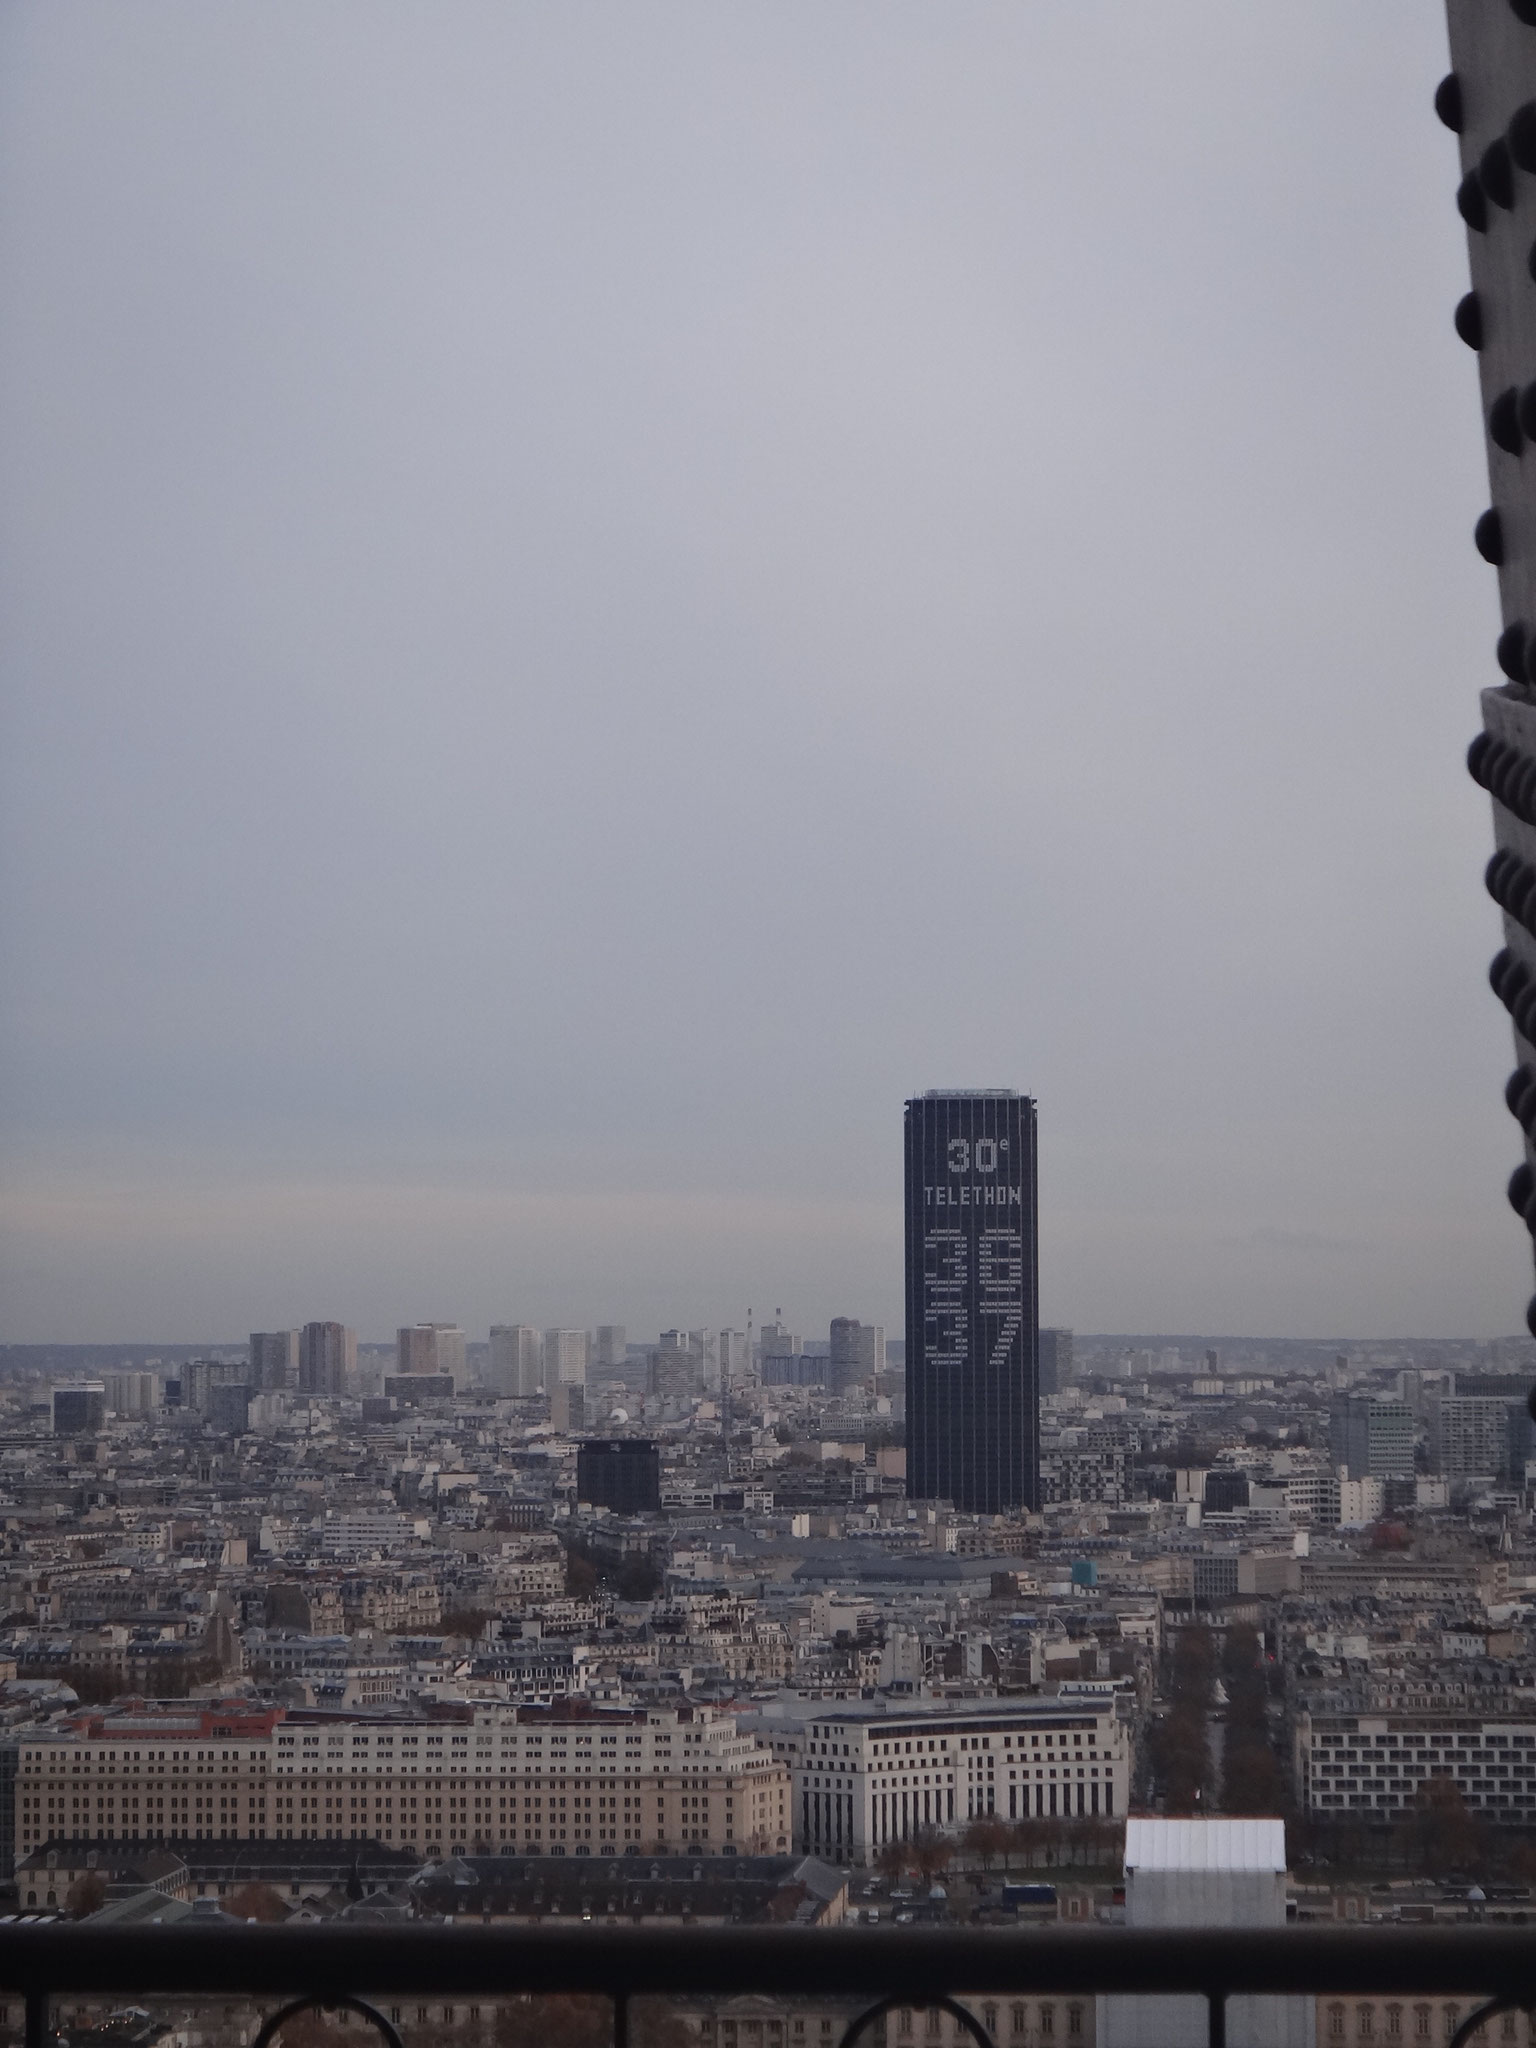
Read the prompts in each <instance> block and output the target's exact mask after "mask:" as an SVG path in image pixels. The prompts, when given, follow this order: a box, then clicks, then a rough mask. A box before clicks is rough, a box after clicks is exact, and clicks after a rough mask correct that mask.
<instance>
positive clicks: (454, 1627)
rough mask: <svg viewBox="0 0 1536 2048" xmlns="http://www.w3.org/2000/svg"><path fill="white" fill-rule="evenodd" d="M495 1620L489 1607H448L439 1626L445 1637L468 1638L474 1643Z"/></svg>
mask: <svg viewBox="0 0 1536 2048" xmlns="http://www.w3.org/2000/svg"><path fill="white" fill-rule="evenodd" d="M495 1619H496V1616H495V1613H494V1611H493V1610H492V1609H491V1608H489V1607H448V1608H445V1609H444V1610H443V1618H442V1621H441V1622H440V1624H439V1626H440V1627H441V1629H442V1631H443V1634H444V1635H445V1636H468V1637H469V1639H470V1640H471V1642H473V1641H474V1640H475V1638H476V1637H478V1635H479V1634H480V1632H481V1630H482V1629H483V1628H484V1627H485V1625H486V1623H487V1622H488V1621H494V1620H495Z"/></svg>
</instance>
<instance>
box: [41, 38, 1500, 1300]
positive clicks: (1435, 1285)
mask: <svg viewBox="0 0 1536 2048" xmlns="http://www.w3.org/2000/svg"><path fill="white" fill-rule="evenodd" d="M535 23H537V26H536V27H535ZM1114 23H1115V26H1114V32H1113V33H1112V34H1109V33H1102V32H1100V30H1101V28H1102V26H1103V25H1102V24H1101V23H1099V22H1098V21H1097V18H1096V17H1095V16H1094V14H1093V10H1091V9H1089V10H1087V11H1084V9H1082V8H1081V7H1075V6H1065V5H1062V4H1059V0H1043V4H1041V5H1039V6H1036V7H1031V8H1029V9H1014V10H1009V9H1006V8H1002V7H999V6H995V5H987V4H980V0H977V4H961V5H958V6H954V7H949V8H946V9H944V10H942V11H941V12H939V13H937V14H936V13H935V12H934V11H933V10H931V9H928V8H925V7H922V6H920V5H917V4H906V0H897V4H893V5H881V6H879V7H875V6H873V5H869V4H862V5H861V4H858V0H855V4H853V5H852V6H850V7H849V8H848V9H846V10H839V11H838V14H837V17H836V19H835V20H829V19H828V18H827V17H826V16H825V14H824V13H823V12H822V11H821V10H812V9H810V8H808V7H807V6H805V5H803V4H801V5H790V6H788V7H786V8H782V9H775V10H773V11H772V12H771V14H766V15H758V16H753V15H750V14H731V13H727V14H725V15H720V16H709V17H704V18H701V16H700V15H699V13H698V11H697V10H696V9H691V8H687V7H678V6H670V5H667V4H665V0H662V4H658V5H657V6H655V7H654V8H647V9H645V10H644V18H643V20H640V19H637V18H636V16H635V15H634V13H633V11H632V10H625V9H622V8H618V7H614V6H612V5H596V6H594V7H593V8H591V9H579V10H576V11H575V12H574V13H568V12H565V11H562V12H561V14H560V15H559V16H558V17H556V18H554V19H548V20H546V19H545V18H544V17H543V16H541V15H537V14H535V12H534V11H532V10H527V9H522V8H519V7H517V6H512V7H508V8H500V7H490V6H487V5H482V4H478V0H445V4H444V5H443V6H441V7H437V8H434V9H433V10H432V12H431V15H430V17H427V16H422V17H421V18H420V19H419V20H418V19H413V18H412V17H411V16H410V15H409V14H408V13H405V12H393V13H390V14H389V16H388V26H387V27H385V28H381V27H380V25H379V22H378V19H377V17H376V16H375V14H374V12H373V10H371V9H367V8H364V7H362V6H361V5H356V4H353V0H337V4H336V5H335V6H334V7H328V8H326V9H324V10H321V11H319V12H318V13H317V12H316V11H315V10H311V9H307V8H304V7H301V6H295V5H291V4H290V5H284V4H278V5H276V6H273V7H270V8H263V9H261V10H259V11H255V12H248V11H241V10H208V9H203V8H198V7H196V6H190V5H185V4H182V0H157V4H154V5H151V6H149V7H146V8H144V9H142V10H135V11H134V13H133V15H132V17H131V18H130V17H128V16H125V15H124V14H122V13H121V12H120V11H117V10H113V9H110V8H102V7H93V6H84V7H81V8H78V9H76V8H70V9H60V8H57V7H51V6H47V5H38V4H28V0H19V4H17V5H15V6H13V7H11V8H9V9H7V10H6V11H5V14H4V18H3V20H0V58H3V62H0V117H3V118H0V131H3V133H4V136H5V143H4V150H5V165H6V175H5V177H4V179H3V181H0V195H3V196H0V261H3V263H4V266H5V270H6V274H7V277H8V278H9V279H10V280H11V281H12V286H13V291H12V296H13V299H14V302H15V306H16V317H15V318H14V319H12V320H11V321H9V322H8V323H7V330H6V334H5V337H4V341H3V343H0V454H3V458H4V459H3V461H0V531H3V533H4V535H5V546H4V548H3V550H0V560H3V564H4V566H3V568H0V695H3V701H4V705H5V710H4V714H3V715H4V720H5V726H4V730H5V739H6V745H5V747H4V748H3V749H0V757H3V764H4V765H3V767H0V775H3V776H4V781H3V783H0V878H3V879H0V957H3V958H4V960H5V963H6V969H7V972H6V977H5V987H6V1002H5V1006H4V1010H3V1013H0V1080H3V1104H0V1153H3V1158H4V1178H3V1185H0V1228H3V1236H4V1251H3V1254H0V1257H3V1264H0V1298H3V1300H4V1303H5V1313H4V1320H3V1324H0V1337H4V1338H7V1339H10V1340H13V1341H25V1340H33V1339H36V1340H45V1339H59V1340H64V1339H68V1338H76V1339H80V1340H89V1339H91V1338H93V1337H98V1336H99V1337H109V1336H111V1335H112V1334H113V1333H114V1332H116V1331H119V1330H123V1329H129V1330H135V1329H137V1330H149V1331H154V1332H159V1333H161V1334H162V1335H163V1336H164V1337H165V1338H166V1339H167V1340H168V1341H169V1340H172V1339H174V1338H176V1337H177V1336H178V1335H184V1336H186V1337H188V1338H194V1337H196V1336H197V1335H198V1333H199V1332H206V1331H208V1330H210V1329H226V1330H235V1331H239V1330H244V1329H252V1328H262V1327H265V1326H266V1325H267V1324H268V1323H269V1322H270V1321H271V1320H272V1318H273V1317H274V1315H275V1314H276V1313H278V1312H279V1309H278V1305H279V1304H281V1303H283V1302H293V1303H295V1304H305V1303H309V1304H314V1305H315V1307H316V1312H319V1311H320V1309H321V1308H324V1311H325V1312H326V1313H327V1314H334V1315H336V1316H339V1317H340V1318H342V1319H343V1320H344V1321H345V1322H346V1323H347V1324H348V1325H349V1326H352V1327H364V1326H369V1327H382V1328H385V1329H387V1328H390V1327H393V1326H395V1325H396V1324H398V1323H403V1322H407V1321H409V1320H410V1319H411V1318H412V1317H414V1316H415V1315H416V1314H417V1313H419V1312H420V1308H419V1304H420V1303H421V1302H422V1301H423V1300H425V1301H426V1302H427V1304H428V1306H429V1309H430V1306H431V1304H432V1303H434V1302H435V1303H439V1304H446V1307H444V1309H443V1312H444V1313H458V1314H460V1315H462V1316H463V1317H465V1318H466V1319H468V1320H470V1321H473V1322H474V1323H475V1324H476V1326H477V1327H484V1326H486V1325H487V1324H488V1323H489V1322H490V1321H491V1320H496V1319H499V1318H500V1317H501V1316H502V1315H504V1314H506V1313H509V1312H510V1313H515V1314H517V1315H527V1316H529V1317H532V1318H534V1319H536V1320H538V1321H539V1322H541V1323H545V1322H547V1323H550V1324H556V1323H558V1322H559V1321H561V1320H562V1318H563V1317H565V1316H566V1315H568V1314H569V1313H570V1312H571V1311H570V1306H569V1305H570V1304H572V1303H578V1302H582V1301H591V1302H593V1303H594V1305H595V1307H597V1308H599V1309H601V1307H602V1303H603V1302H604V1301H605V1300H606V1301H608V1302H610V1303H611V1304H613V1306H612V1307H611V1308H610V1309H609V1310H608V1312H609V1313H613V1314H618V1313H623V1314H625V1315H627V1316H629V1317H631V1318H634V1319H642V1320H645V1321H647V1322H650V1321H654V1322H656V1323H657V1324H661V1323H664V1322H665V1321H666V1320H667V1318H668V1316H669V1314H670V1313H671V1309H670V1304H671V1303H672V1302H673V1301H676V1300H679V1299H682V1300H687V1301H689V1302H691V1303H692V1304H694V1308H693V1310H692V1313H694V1314H696V1315H698V1316H700V1317H705V1318H707V1319H708V1320H709V1321H711V1322H713V1323H720V1324H724V1323H727V1322H737V1321H739V1320H740V1318H741V1316H742V1313H743V1310H744V1308H745V1307H746V1306H747V1305H748V1304H752V1305H754V1306H758V1307H760V1308H761V1307H766V1306H768V1305H771V1302H772V1301H773V1300H774V1299H783V1298H784V1297H785V1296H786V1295H792V1296H794V1297H795V1298H796V1299H799V1300H801V1301H802V1302H803V1303H804V1304H805V1310H804V1314H805V1318H806V1320H811V1319H812V1318H814V1320H815V1321H816V1322H817V1323H820V1322H821V1321H822V1320H824V1319H825V1318H826V1317H829V1316H830V1315H832V1314H836V1313H839V1312H840V1311H841V1310H842V1309H843V1308H844V1307H845V1306H846V1305H848V1304H849V1303H850V1302H852V1303H861V1304H864V1305H865V1306H864V1309H863V1310H862V1311H861V1312H863V1313H868V1314H870V1315H871V1316H873V1317H875V1318H877V1319H882V1320H884V1321H885V1322H886V1324H887V1325H888V1326H894V1325H895V1322H896V1320H897V1308H898V1305H899V1302H900V1298H901V1212H900V1193H899V1185H898V1175H899V1160H898V1157H897V1154H896V1152H895V1149H894V1146H893V1144H892V1141H891V1135H890V1123H891V1115H892V1105H893V1104H894V1103H896V1102H899V1101H901V1100H902V1099H904V1098H905V1097H906V1096H907V1095H909V1094H910V1093H911V1092H912V1091H913V1090H914V1089H917V1088H921V1087H923V1086H926V1085H927V1084H928V1081H929V1080H930V1079H931V1078H932V1077H933V1076H935V1075H938V1076H940V1077H942V1076H943V1075H944V1074H946V1073H949V1074H954V1073H959V1074H967V1073H969V1074H989V1073H991V1074H996V1073H1003V1074H1023V1075H1027V1076H1028V1085H1029V1087H1030V1089H1031V1092H1032V1093H1033V1094H1035V1096H1036V1097H1037V1098H1038V1100H1039V1101H1040V1102H1041V1104H1042V1106H1043V1111H1044V1130H1045V1136H1044V1139H1043V1146H1044V1150H1043V1154H1042V1171H1043V1177H1044V1183H1045V1184H1046V1185H1047V1186H1048V1187H1049V1188H1050V1189H1051V1191H1052V1198H1051V1201H1050V1203H1049V1204H1048V1205H1047V1207H1046V1209H1045V1211H1044V1213H1043V1214H1042V1218H1041V1231H1042V1237H1041V1257H1042V1273H1043V1276H1044V1280H1043V1285H1044V1300H1043V1303H1042V1307H1043V1311H1044V1313H1045V1315H1046V1317H1047V1318H1048V1319H1050V1320H1053V1321H1056V1322H1059V1323H1061V1324H1063V1325H1072V1326H1076V1327H1083V1328H1090V1327H1092V1328H1105V1327H1109V1328H1115V1327H1119V1328H1132V1329H1134V1328H1136V1327H1138V1326H1143V1325H1147V1324H1151V1325H1161V1326H1164V1327H1170V1326H1171V1327H1175V1328H1177V1327H1190V1326H1194V1327H1199V1326H1201V1325H1209V1326H1215V1327H1220V1328H1223V1329H1231V1330H1247V1331H1254V1332H1257V1331H1263V1330H1276V1329H1278V1330H1282V1331H1290V1332H1294V1333H1295V1334H1298V1335H1302V1334H1308V1333H1317V1334H1337V1335H1341V1336H1349V1335H1351V1334H1362V1335H1363V1334H1367V1333H1369V1332H1372V1331H1376V1330H1381V1329H1403V1330H1409V1331H1413V1332H1417V1333H1422V1334H1424V1335H1434V1334H1437V1333H1449V1332H1454V1331H1472V1332H1474V1333H1478V1334H1483V1335H1487V1336H1493V1335H1496V1334H1499V1333H1501V1332H1506V1331H1514V1330H1518V1328H1519V1327H1520V1318H1521V1316H1522V1314H1523V1311H1524V1305H1525V1299H1526V1296H1527V1294H1528V1292H1529V1274H1528V1258H1529V1253H1528V1243H1527V1240H1526V1239H1525V1237H1524V1235H1523V1233H1522V1230H1521V1227H1520V1225H1519V1223H1518V1221H1517V1220H1516V1219H1515V1218H1514V1217H1513V1216H1512V1215H1511V1214H1510V1212H1509V1210H1508V1207H1507V1205H1505V1204H1504V1203H1503V1202H1502V1198H1501V1196H1500V1193H1499V1190H1500V1188H1501V1187H1502V1185H1503V1184H1504V1182H1505V1181H1506V1180H1507V1178H1508V1175H1509V1171H1510V1165H1511V1151H1510V1144H1511V1139H1510V1126H1509V1119H1508V1117H1507V1116H1506V1114H1505V1111H1504V1109H1503V1107H1502V1104H1501V1103H1500V1100H1499V1088H1500V1087H1501V1086H1502V1083H1503V1079H1504V1076H1505V1075H1506V1074H1507V1072H1508V1067H1509V1058H1508V1045H1507V1036H1508V1033H1507V1024H1506V1022H1505V1020H1504V1019H1503V1016H1502V1013H1501V1012H1500V1011H1499V1010H1498V1006H1497V1005H1494V1004H1491V1003H1490V1000H1489V997H1488V995H1487V991H1486V987H1485V985H1484V973H1485V969H1486V964H1487V960H1488V958H1489V956H1490V955H1491V954H1492V953H1493V952H1494V951H1495V950H1496V947H1497V944H1498V918H1497V913H1496V910H1495V907H1494V906H1493V905H1492V904H1491V903H1490V902H1489V901H1488V899H1487V897H1486V895H1485V894H1484V892H1483V890H1482V887H1481V884H1480V881H1479V875H1480V871H1481V869H1482V866H1483V864H1484V861H1485V859H1486V854H1487V844H1486V840H1487V829H1486V804H1485V801H1484V799H1483V798H1482V796H1481V795H1480V794H1479V792H1478V791H1477V789H1476V787H1475V786H1474V785H1472V784H1470V783H1469V782H1468V781H1467V779H1466V777H1465V776H1464V775H1463V774H1462V773H1461V770H1460V766H1459V763H1460V761H1461V758H1462V756H1463V754H1464V751H1465V748H1466V744H1467V741H1468V739H1469V737H1470V731H1471V726H1472V724H1473V723H1474V722H1475V721H1474V718H1473V715H1472V713H1471V711H1470V710H1469V706H1470V705H1471V703H1472V700H1473V698H1474V696H1475V693H1476V689H1477V687H1478V685H1479V683H1481V682H1483V681H1486V680H1491V679H1494V674H1495V672H1494V670H1493V666H1492V647H1493V642H1494V639H1495V637H1496V630H1497V617H1496V606H1495V593H1494V590H1493V588H1492V579H1491V577H1490V575H1489V572H1488V568H1487V565H1486V564H1485V563H1483V562H1480V561H1479V560H1478V558H1477V556H1476V554H1475V553H1474V551H1473V550H1472V549H1471V547H1470V546H1469V545H1468V535H1469V533H1470V531H1471V528H1472V525H1473V522H1474V521H1475V520H1476V518H1477V516H1478V514H1479V513H1480V512H1481V511H1483V510H1484V509H1485V508H1486V506H1487V503H1488V489H1487V483H1486V479H1485V477H1484V475H1483V473H1482V467H1481V448H1480V445H1479V437H1478V435H1477V433H1476V431H1475V422H1476V409H1477V391H1476V378H1475V371H1474V367H1473V365H1472V362H1471V359H1470V357H1469V356H1468V353H1467V350H1466V349H1465V348H1464V347H1463V346H1462V344H1461V342H1460V341H1459V340H1458V339H1457V338H1456V335H1455V334H1454V332H1453V331H1452V328H1451V323H1450V309H1451V308H1452V306H1453V305H1454V304H1455V302H1456V300H1457V299H1458V298H1459V297H1460V296H1461V295H1462V293H1463V292H1464V291H1465V288H1466V250H1465V237H1464V233H1463V228H1462V222H1461V220H1460V218H1459V216H1458V215H1457V213H1456V210H1455V206H1454V203H1453V191H1454V180H1452V181H1451V182H1450V183H1449V184H1448V165H1449V164H1450V163H1451V153H1449V152H1450V145H1449V143H1448V140H1447V137H1446V134H1445V131H1444V129H1443V128H1441V127H1440V126H1439V124H1438V123H1437V122H1436V121H1435V119H1434V117H1433V115H1432V114H1430V113H1427V112H1426V110H1427V109H1428V108H1429V107H1430V104H1431V101H1432V97H1433V94H1434V90H1435V87H1436V85H1437V83H1438V81H1439V79H1440V77H1441V75H1442V74H1443V72H1444V70H1445V68H1446V42H1445V27H1444V21H1443V18H1442V16H1441V12H1440V9H1439V6H1438V4H1437V0H1396V4H1394V5H1392V6H1391V7H1390V8H1354V9H1341V8H1339V7H1338V6H1337V4H1336V0H1332V4H1329V5H1321V4H1298V5H1297V6H1295V7H1292V8H1288V9H1286V10H1283V11H1281V12H1278V13H1276V12H1271V13H1268V14H1265V13H1263V12H1257V13H1256V12H1254V11H1251V10H1233V9H1230V8H1224V7H1222V6H1220V5H1217V4H1214V0H1197V4H1193V5H1191V6H1189V7H1187V8H1181V9H1177V10H1171V11H1170V10H1162V11H1158V12H1156V13H1155V15H1143V14H1142V13H1140V12H1138V11H1135V10H1122V11H1121V12H1119V13H1117V14H1116V16H1115V17H1114ZM1298 108H1305V109H1306V112H1307V120H1306V129H1305V139H1304V141H1303V138H1302V135H1301V133H1300V131H1299V128H1298V118H1297V110H1298ZM1171 110H1172V111H1171ZM1111 135H1112V136H1113V137H1114V138H1115V146H1114V148H1113V149H1106V148H1105V147H1104V146H1103V138H1104V137H1105V136H1111ZM1127 161H1130V162H1134V163H1135V164H1136V166H1137V169H1136V173H1135V176H1134V178H1129V179H1128V177H1127V174H1126V171H1125V168H1124V166H1125V163H1126V162H1127ZM1216 165H1219V166H1220V173H1219V175H1214V176H1213V174H1212V166H1216ZM1340 194H1347V195H1349V204H1348V205H1341V204H1340V203H1339V195H1340ZM1364 221H1368V222H1369V223H1370V224H1371V225H1370V229H1369V232H1362V231H1361V225H1360V224H1361V223H1362V222H1364ZM1410 421H1411V423H1412V428H1411V432H1410V431H1407V430H1406V429H1405V422H1410ZM1389 707H1390V715H1388V708H1389ZM940 961H942V962H943V971H942V972H941V971H935V967H934V966H932V965H929V964H926V963H929V962H933V963H938V962H940ZM913 963H924V964H922V965H920V967H919V971H918V972H917V973H915V974H914V973H912V972H911V971H910V968H911V965H912V964H913ZM509 1305H510V1306H509Z"/></svg>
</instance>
